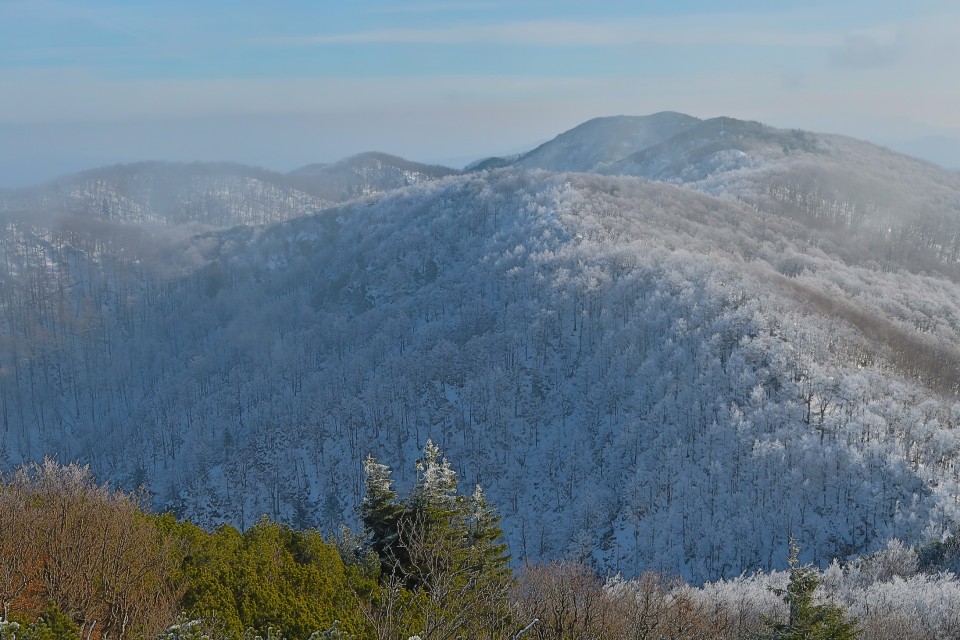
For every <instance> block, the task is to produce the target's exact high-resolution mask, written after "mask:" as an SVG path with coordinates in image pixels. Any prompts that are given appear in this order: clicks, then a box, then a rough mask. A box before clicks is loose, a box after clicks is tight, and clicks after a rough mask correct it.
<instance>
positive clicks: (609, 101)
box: [0, 0, 960, 187]
mask: <svg viewBox="0 0 960 640" xmlns="http://www.w3.org/2000/svg"><path fill="white" fill-rule="evenodd" d="M958 27H960V9H958V8H957V7H956V6H955V5H954V4H953V3H950V2H947V1H946V0H919V1H917V2H914V3H911V4H910V6H907V4H906V3H902V2H893V1H890V0H880V1H876V0H874V1H870V2H867V1H864V0H847V1H843V2H828V1H826V0H809V1H806V2H802V3H801V2H783V3H777V4H776V5H775V6H773V5H771V3H766V2H760V1H758V0H735V1H731V2H727V3H724V8H723V9H722V10H718V9H717V8H716V5H715V4H714V3H708V2H706V1H705V0H684V1H678V2H671V3H653V2H645V3H634V2H626V1H616V0H612V1H602V2H593V3H589V5H584V4H583V3H579V2H574V1H572V0H561V1H551V2H546V1H544V0H518V1H516V2H509V3H507V2H499V1H468V0H463V1H451V2H430V1H427V2H418V1H417V0H411V1H408V2H403V1H401V2H390V1H387V0H369V1H364V2H357V3H351V6H349V7H348V6H340V5H336V6H334V5H333V4H332V3H307V2H283V3H277V4H272V5H270V6H269V7H268V6H266V5H264V4H262V3H253V2H248V1H246V0H244V1H242V2H226V1H225V0H215V1H212V2H206V3H203V4H202V5H201V6H199V7H198V6H194V5H193V4H192V3H187V2H185V1H183V0H173V1H171V2H164V3H160V2H135V3H131V2H120V1H119V0H95V1H92V2H73V1H69V0H13V1H3V2H0V86H2V87H3V89H2V90H0V92H2V99H0V187H11V186H23V185H27V184H30V183H35V182H38V181H41V180H45V179H48V178H52V177H54V176H56V175H59V174H63V173H68V172H72V171H77V170H81V169H85V168H90V167H94V166H98V165H103V164H112V163H117V162H132V161H137V160H177V161H193V160H230V161H236V162H243V163H248V164H254V165H258V166H263V167H266V168H270V169H275V170H281V171H288V170H291V169H294V168H296V167H298V166H301V165H304V164H308V163H312V162H330V161H334V160H337V159H339V158H342V157H344V156H347V155H351V154H353V153H357V152H361V151H366V150H373V149H376V150H379V151H384V152H388V153H394V154H397V155H401V156H404V157H407V158H410V159H413V160H417V161H422V162H434V163H442V164H447V165H451V166H462V165H464V164H466V163H467V162H470V161H472V160H475V159H477V158H480V157H483V156H486V155H493V154H503V153H510V152H514V151H520V150H524V149H528V148H531V147H532V146H534V145H535V144H537V143H538V142H541V141H543V140H546V139H549V138H552V137H553V136H555V135H556V134H558V133H560V132H561V131H563V130H565V129H569V128H570V127H573V126H575V125H577V124H579V123H580V122H583V121H585V120H587V119H590V118H592V117H597V116H604V115H617V114H629V115H644V114H649V113H653V112H657V111H663V110H672V111H681V112H684V113H688V114H690V115H694V116H697V117H713V116H718V115H728V116H732V117H736V118H742V119H755V120H760V121H762V122H765V123H767V124H771V125H774V126H781V127H792V128H804V129H809V130H814V131H824V132H831V133H842V134H846V135H851V136H855V137H859V138H864V139H868V140H871V141H874V142H877V143H880V144H885V145H888V146H893V147H895V148H897V147H899V148H902V149H903V150H905V151H907V152H910V153H913V154H915V155H921V156H924V155H925V157H927V158H928V159H931V160H934V161H936V162H940V163H941V164H944V165H946V166H952V167H960V142H954V141H957V140H960V109H958V108H957V105H958V104H960V85H957V84H956V83H955V82H951V81H950V78H952V77H953V75H955V72H956V69H957V67H958V65H960V43H958V42H957V39H956V37H955V35H956V33H957V31H958Z"/></svg>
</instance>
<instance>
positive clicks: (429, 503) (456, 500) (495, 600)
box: [364, 440, 511, 640]
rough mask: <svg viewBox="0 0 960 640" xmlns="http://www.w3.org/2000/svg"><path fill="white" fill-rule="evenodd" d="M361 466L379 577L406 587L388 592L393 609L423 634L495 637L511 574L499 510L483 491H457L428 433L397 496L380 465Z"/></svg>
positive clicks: (505, 619)
mask: <svg viewBox="0 0 960 640" xmlns="http://www.w3.org/2000/svg"><path fill="white" fill-rule="evenodd" d="M365 470H366V474H367V478H368V482H371V483H372V486H371V485H368V488H367V496H368V498H365V500H364V505H365V508H366V510H365V511H364V516H365V517H364V522H365V524H366V523H367V522H369V523H370V525H372V526H370V525H368V526H367V528H366V535H367V539H368V540H369V544H370V546H371V549H373V550H374V551H377V553H378V554H381V555H380V560H381V565H382V566H383V568H384V570H383V571H384V572H383V575H382V577H381V583H382V585H383V588H384V590H385V591H386V592H387V595H389V593H394V592H397V589H398V587H399V586H401V585H402V586H403V587H405V588H406V589H407V590H409V591H410V592H411V594H412V596H411V597H409V598H406V599H405V598H403V597H402V596H399V595H398V597H396V598H389V599H388V601H389V605H390V606H391V607H394V606H395V607H397V608H401V609H404V610H405V611H406V612H407V613H406V614H401V615H398V616H397V617H398V618H401V619H404V618H405V619H411V617H412V619H413V620H416V621H417V624H419V625H420V629H419V630H420V636H421V637H422V638H424V639H425V640H444V639H448V638H449V639H451V640H452V638H455V637H457V636H459V635H471V636H472V637H477V638H487V637H489V638H497V637H499V636H498V634H500V633H502V631H503V630H504V629H505V628H506V625H508V624H509V613H508V611H509V610H508V606H507V595H508V593H509V591H510V585H511V575H510V570H509V568H508V566H507V561H508V555H507V553H506V545H505V544H503V543H502V541H501V536H502V530H501V529H500V526H499V517H498V516H497V515H496V513H495V511H494V510H493V508H492V507H491V506H490V504H489V503H488V502H487V500H486V498H485V497H484V495H483V491H482V490H481V489H480V488H479V487H478V488H477V489H476V491H475V492H474V494H473V495H472V496H462V495H459V494H458V493H457V484H458V483H457V477H456V473H455V472H454V471H453V469H452V468H451V467H450V463H449V461H448V460H447V459H446V458H445V457H443V452H442V451H441V450H440V448H439V447H438V446H436V445H435V444H433V442H432V441H429V440H428V441H427V444H426V446H425V447H424V450H423V455H422V457H421V458H420V459H419V460H418V462H417V481H416V483H415V484H414V486H413V488H412V489H411V491H410V494H409V496H408V497H407V498H406V499H404V500H400V499H397V498H396V497H393V498H392V499H391V495H392V488H391V486H390V484H389V481H388V479H389V470H388V469H387V468H386V467H385V466H384V465H381V464H379V463H376V462H375V461H373V459H372V458H368V459H367V463H366V464H365ZM376 514H386V517H375V515H376ZM391 524H392V528H391V526H390V525H391ZM397 593H399V592H397Z"/></svg>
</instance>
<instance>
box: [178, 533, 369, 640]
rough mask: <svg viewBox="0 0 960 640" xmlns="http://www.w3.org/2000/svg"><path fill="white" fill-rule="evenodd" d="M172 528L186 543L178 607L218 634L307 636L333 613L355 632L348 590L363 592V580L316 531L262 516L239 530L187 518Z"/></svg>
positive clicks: (329, 622)
mask: <svg viewBox="0 0 960 640" xmlns="http://www.w3.org/2000/svg"><path fill="white" fill-rule="evenodd" d="M173 527H174V528H175V529H176V530H177V531H178V533H179V535H180V536H181V539H182V540H183V541H184V545H185V550H186V552H185V554H184V557H183V563H182V572H183V577H184V580H185V582H186V589H185V591H184V595H183V599H182V605H183V609H184V610H185V612H186V613H187V615H188V616H189V617H190V618H192V619H202V620H204V621H206V622H207V623H208V624H211V625H213V626H216V627H218V628H219V629H220V630H221V633H220V635H223V636H225V637H229V638H240V637H246V636H250V637H258V636H259V637H264V638H266V637H277V638H279V637H284V636H285V637H289V638H307V637H309V636H310V635H311V634H312V633H314V632H316V631H318V630H324V629H329V628H331V627H332V626H333V623H334V621H335V620H339V621H340V623H339V624H340V625H342V628H343V632H345V633H351V634H353V633H361V632H362V630H363V628H364V627H363V620H362V614H361V612H360V608H359V606H358V603H357V600H356V598H355V596H354V595H353V594H354V593H363V592H366V593H369V592H370V590H371V584H370V580H369V579H368V578H366V577H365V576H364V574H363V573H362V572H361V571H359V570H358V569H357V568H355V567H349V566H347V565H346V564H344V562H343V560H342V559H341V557H340V553H339V552H338V550H337V547H336V546H335V545H333V544H330V543H327V542H326V541H324V540H323V538H322V536H321V535H320V534H319V533H318V532H317V531H316V530H306V531H294V530H292V529H290V528H289V527H286V526H284V525H280V524H277V523H274V522H271V521H269V520H267V519H263V520H260V521H259V522H258V523H257V524H256V525H254V526H253V527H251V528H250V529H249V530H247V531H246V532H244V533H240V532H239V531H237V530H236V529H234V528H233V527H229V526H222V527H220V528H218V529H216V530H215V531H214V532H212V533H207V532H204V531H203V530H201V529H199V528H197V527H195V526H193V525H191V524H189V523H174V524H173Z"/></svg>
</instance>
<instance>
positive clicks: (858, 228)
mask: <svg viewBox="0 0 960 640" xmlns="http://www.w3.org/2000/svg"><path fill="white" fill-rule="evenodd" d="M0 223H2V224H3V225H4V233H3V234H0V430H2V433H3V435H4V437H3V438H2V440H0V465H2V467H3V468H10V467H12V466H14V465H16V464H17V463H20V462H22V461H25V460H34V459H38V458H42V457H43V456H44V455H55V456H57V457H58V458H59V459H61V460H73V459H79V460H81V461H82V462H85V463H89V464H91V466H92V468H93V469H94V471H95V472H96V473H97V474H98V476H99V477H101V478H102V479H109V480H111V481H114V482H117V483H119V484H121V485H123V486H127V487H135V486H138V485H140V484H142V483H145V484H146V485H147V486H148V487H149V488H150V490H151V492H152V497H153V500H154V502H155V505H156V506H157V507H158V508H168V509H172V510H174V511H176V512H177V513H180V514H183V515H188V516H189V517H191V518H192V519H194V520H196V521H199V522H203V523H216V522H222V521H229V522H232V523H234V524H237V525H240V526H249V525H250V524H252V523H253V522H254V521H255V520H256V519H257V518H258V517H259V516H260V515H261V514H264V513H267V514H270V515H271V516H273V517H276V518H280V519H283V520H286V521H288V522H291V523H294V524H297V525H298V526H310V525H317V526H320V527H321V528H323V529H325V530H327V531H330V530H333V529H334V528H335V527H336V525H337V524H338V523H339V522H341V521H343V520H346V521H351V518H352V517H353V508H354V507H355V505H356V504H357V502H358V500H359V498H360V496H361V495H362V487H361V474H360V461H361V460H362V458H363V457H364V456H366V455H367V454H368V453H373V454H374V455H376V456H377V457H378V458H380V459H381V460H382V461H384V462H386V463H387V464H390V465H391V466H392V467H394V468H395V469H396V470H397V472H396V475H397V479H398V482H399V483H400V484H401V486H409V485H410V483H411V482H412V480H413V477H412V472H411V469H412V468H413V465H412V460H414V459H415V458H416V457H417V453H418V451H419V449H420V448H421V447H422V446H423V444H424V442H425V441H426V439H427V438H432V439H433V440H434V442H437V443H439V444H440V445H441V446H442V447H443V449H444V450H445V451H446V452H447V454H448V456H449V457H450V459H451V461H452V462H453V464H454V467H455V469H456V470H457V472H458V474H459V475H460V476H461V478H462V480H463V484H464V486H469V485H470V484H472V483H474V482H479V483H481V484H482V485H483V486H484V488H485V490H486V491H487V493H488V495H489V497H490V498H491V500H492V501H493V503H494V504H495V505H496V506H497V507H498V508H499V510H500V511H501V512H502V514H503V515H504V525H505V528H506V530H507V537H508V540H509V542H510V544H511V550H512V553H513V555H514V557H515V558H516V559H522V558H548V557H558V556H573V557H578V558H581V559H586V560H589V561H591V562H593V563H595V564H596V565H598V566H599V567H602V568H604V569H607V570H609V571H620V572H622V573H625V574H635V573H638V572H640V571H642V570H643V569H646V568H653V569H658V570H663V571H666V572H678V573H681V574H682V575H684V576H686V577H687V578H690V579H694V580H704V579H708V578H716V577H719V576H736V575H739V574H741V573H742V572H744V571H751V570H753V569H757V568H769V567H783V566H784V565H785V562H786V559H787V544H786V540H787V537H788V536H790V535H792V536H795V537H796V538H797V539H798V540H799V541H800V544H801V548H802V549H803V550H804V559H805V560H808V561H814V562H818V563H825V562H826V561H828V560H829V559H830V558H833V557H847V556H850V555H855V554H860V553H865V552H869V551H872V550H876V549H878V548H881V547H883V546H884V545H885V544H886V543H887V541H888V540H890V539H892V538H899V539H902V540H905V541H907V542H910V543H913V542H920V541H924V540H930V539H935V538H936V539H939V537H941V536H943V535H944V534H945V533H947V532H949V531H951V530H952V529H953V528H954V527H956V526H957V525H958V524H960V507H958V505H957V501H956V495H957V494H958V491H960V472H958V471H957V470H958V469H960V436H958V433H960V431H958V428H960V408H958V405H957V403H956V394H957V393H958V392H960V348H958V345H960V271H958V261H960V175H958V174H956V173H954V172H950V171H947V170H944V169H941V168H940V167H937V166H934V165H930V164H928V163H924V162H922V161H919V160H915V159H913V158H909V157H907V156H903V155H900V154H897V153H894V152H892V151H889V150H887V149H883V148H880V147H877V146H874V145H871V144H868V143H865V142H860V141H857V140H853V139H849V138H844V137H841V136H831V135H822V134H815V133H811V132H805V131H797V130H781V129H774V128H771V127H767V126H764V125H762V124H760V123H755V122H743V121H738V120H734V119H731V118H713V119H708V120H699V119H696V118H692V117H690V116H685V115H683V114H677V113H660V114H654V115H652V116H646V117H614V118H598V119H595V120H591V121H589V122H586V123H584V124H583V125H580V126H578V127H576V128H574V129H572V130H570V131H568V132H565V133H563V134H560V135H559V136H557V137H556V138H555V139H554V140H551V141H550V142H547V143H545V144H543V145H540V146H539V147H537V148H536V149H533V150H531V151H529V152H527V153H524V154H520V155H518V156H516V157H513V158H498V159H487V160H484V161H480V162H478V163H474V165H472V166H471V167H470V168H469V169H468V170H467V171H464V172H459V171H456V170H453V169H448V168H444V167H435V166H429V165H420V164H416V163H412V162H409V161H406V160H403V159H400V158H396V157H393V156H388V155H385V154H376V153H370V154H362V155H360V156H355V157H353V158H348V159H346V160H343V161H341V162H338V163H335V164H331V165H309V166H307V167H303V168H301V169H298V170H296V171H293V172H291V173H289V174H279V173H275V172H270V171H266V170H262V169H255V168H251V167H244V166H241V165H233V164H167V163H138V164H133V165H119V166H114V167H107V168H103V169H97V170H93V171H89V172H84V173H81V174H76V175H73V176H67V177H64V178H60V179H58V180H55V181H52V182H50V183H47V184H43V185H39V186H36V187H33V188H30V189H22V190H16V191H7V192H3V193H0Z"/></svg>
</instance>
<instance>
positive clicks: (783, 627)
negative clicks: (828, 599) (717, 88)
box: [760, 538, 860, 640]
mask: <svg viewBox="0 0 960 640" xmlns="http://www.w3.org/2000/svg"><path fill="white" fill-rule="evenodd" d="M799 554H800V548H799V547H798V546H797V544H796V542H795V541H794V540H793V539H792V538H791V539H790V581H789V583H788V584H787V588H786V589H772V591H773V592H774V593H775V594H777V595H778V596H780V597H781V598H783V601H784V602H785V603H786V604H787V606H788V607H789V615H788V619H787V621H786V622H780V621H778V620H774V619H773V618H770V617H769V616H763V622H764V625H765V626H766V627H767V629H766V630H765V632H764V633H763V634H761V636H760V638H762V639H763V640H855V639H856V638H857V637H858V636H859V635H860V633H859V630H858V629H857V622H856V621H855V620H853V621H848V620H846V619H845V617H844V615H843V610H842V609H841V608H840V607H838V606H837V605H835V604H833V603H820V604H815V602H814V592H815V591H816V589H817V586H818V585H819V584H820V577H819V576H818V575H817V572H816V571H815V570H814V569H813V567H810V566H808V565H807V566H802V565H801V564H800V560H799Z"/></svg>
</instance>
